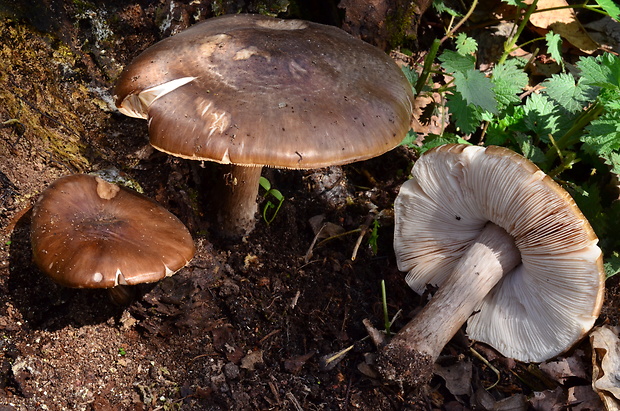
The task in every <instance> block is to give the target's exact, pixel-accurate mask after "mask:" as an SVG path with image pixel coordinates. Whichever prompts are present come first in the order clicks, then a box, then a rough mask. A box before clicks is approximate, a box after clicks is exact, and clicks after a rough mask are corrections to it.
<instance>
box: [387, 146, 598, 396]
mask: <svg viewBox="0 0 620 411" xmlns="http://www.w3.org/2000/svg"><path fill="white" fill-rule="evenodd" d="M394 211H395V234H394V249H395V253H396V259H397V263H398V267H399V269H400V270H401V271H407V272H408V274H407V282H408V283H409V285H410V286H411V287H412V288H413V289H414V290H415V291H416V292H418V293H422V292H423V290H424V289H425V287H426V286H427V284H430V285H433V286H438V287H439V291H438V292H437V293H436V294H435V295H434V296H433V298H432V299H431V301H430V302H429V303H428V304H426V306H425V307H424V308H423V309H422V310H421V311H420V312H419V313H418V315H417V316H416V317H415V318H414V319H413V320H411V321H410V322H409V323H408V324H407V325H406V326H405V327H403V329H401V330H400V331H399V333H398V334H397V335H396V336H395V337H394V338H393V339H392V340H391V341H390V343H388V344H387V345H386V346H384V347H383V348H382V350H381V351H380V355H379V358H378V361H377V363H378V370H379V372H380V373H381V374H382V376H383V377H384V378H385V379H387V380H391V381H397V382H399V383H401V384H406V385H417V384H420V383H423V382H426V381H428V379H429V378H430V375H431V372H432V364H433V363H434V361H435V360H436V358H437V357H438V356H439V354H440V352H441V350H442V349H443V347H444V345H445V344H447V343H448V341H449V340H450V339H451V338H452V337H453V335H454V334H455V333H456V332H457V331H458V329H459V328H460V327H461V326H462V325H463V324H464V323H465V322H466V321H467V322H468V325H467V330H466V331H467V333H468V334H469V337H470V338H471V339H473V340H476V341H480V342H484V343H487V344H489V345H491V346H492V347H494V348H495V349H497V350H498V351H499V352H501V353H502V354H503V355H505V356H507V357H511V358H515V359H517V360H519V361H524V362H540V361H545V360H547V359H550V358H552V357H554V356H556V355H559V354H561V353H562V352H564V351H566V350H567V349H569V348H570V347H571V346H572V345H573V344H575V343H576V342H577V341H579V340H580V339H581V338H582V337H583V336H584V335H585V334H586V333H587V332H588V331H589V330H590V328H591V327H592V326H593V324H594V322H595V320H596V318H597V317H598V314H599V312H600V309H601V306H602V303H603V291H604V278H605V276H604V270H603V263H602V255H601V250H600V249H599V247H598V246H597V242H598V239H597V237H596V235H595V233H594V231H593V230H592V228H591V227H590V225H589V223H588V221H587V220H586V218H585V217H584V216H583V214H582V213H581V211H580V210H579V209H578V207H577V206H576V204H575V202H574V201H573V199H572V198H571V197H570V195H569V194H568V193H567V192H566V191H565V190H564V189H562V188H561V187H560V186H559V185H558V184H556V183H555V182H554V181H553V180H552V179H551V178H550V177H548V176H546V175H545V174H544V173H543V172H542V171H541V170H540V169H539V168H538V167H536V165H534V164H533V163H531V162H530V161H529V160H527V159H525V158H524V157H522V156H520V155H518V154H516V153H514V152H512V151H510V150H508V149H505V148H501V147H493V146H491V147H487V148H483V147H479V146H469V145H457V144H453V145H445V146H441V147H438V148H435V149H432V150H429V151H428V152H427V153H426V154H424V155H423V156H422V157H421V158H420V159H419V160H418V161H417V162H416V164H415V165H414V167H413V169H412V178H411V179H410V180H409V181H407V182H406V183H404V184H403V186H402V187H401V190H400V193H399V194H398V197H397V199H396V201H395V204H394ZM473 313H475V314H473Z"/></svg>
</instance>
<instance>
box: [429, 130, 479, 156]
mask: <svg viewBox="0 0 620 411" xmlns="http://www.w3.org/2000/svg"><path fill="white" fill-rule="evenodd" d="M444 144H469V145H471V143H470V142H469V141H467V140H464V139H463V138H461V137H459V136H457V135H455V134H452V133H444V134H442V135H441V136H439V135H437V134H429V135H428V136H426V137H425V138H424V144H423V145H422V148H421V149H420V152H421V153H424V152H426V151H428V150H430V149H431V148H434V147H439V146H442V145H444Z"/></svg>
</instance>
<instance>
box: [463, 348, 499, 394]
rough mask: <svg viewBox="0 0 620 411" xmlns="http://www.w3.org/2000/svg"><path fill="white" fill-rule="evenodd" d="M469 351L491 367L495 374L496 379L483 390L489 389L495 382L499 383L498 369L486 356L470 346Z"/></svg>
mask: <svg viewBox="0 0 620 411" xmlns="http://www.w3.org/2000/svg"><path fill="white" fill-rule="evenodd" d="M469 351H470V352H471V353H472V354H473V355H474V357H476V358H477V359H479V360H480V361H482V362H483V363H485V364H486V365H487V366H488V367H489V368H490V369H491V371H493V372H494V373H495V375H497V381H495V383H494V384H493V385H491V386H490V387H488V388H485V390H487V391H489V390H490V389H492V388H494V387H495V386H496V385H497V384H499V381H500V380H501V376H500V373H499V370H498V369H497V368H495V367H494V366H493V365H492V364H491V363H490V362H489V361H488V360H487V359H486V358H484V357H483V356H482V355H480V353H479V352H478V351H476V350H474V349H473V348H471V347H469Z"/></svg>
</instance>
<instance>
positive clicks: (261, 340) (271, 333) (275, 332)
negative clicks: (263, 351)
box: [258, 329, 282, 344]
mask: <svg viewBox="0 0 620 411" xmlns="http://www.w3.org/2000/svg"><path fill="white" fill-rule="evenodd" d="M281 331H282V330H281V329H277V330H273V331H272V332H270V333H269V334H267V335H266V336H264V337H263V338H261V339H260V340H258V343H259V344H262V343H263V342H264V341H265V340H266V339H267V338H269V337H273V336H274V335H276V334H278V333H279V332H281Z"/></svg>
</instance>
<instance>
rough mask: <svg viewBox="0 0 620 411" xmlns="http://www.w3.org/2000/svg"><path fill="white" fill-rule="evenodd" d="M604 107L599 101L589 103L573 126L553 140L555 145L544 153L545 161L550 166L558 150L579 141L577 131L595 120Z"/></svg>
mask: <svg viewBox="0 0 620 411" xmlns="http://www.w3.org/2000/svg"><path fill="white" fill-rule="evenodd" d="M603 110H604V107H603V105H602V104H601V103H599V102H596V103H594V104H593V105H591V106H590V107H589V108H588V109H587V110H586V111H584V112H583V113H582V114H581V115H580V116H579V117H578V118H577V119H576V120H575V123H574V124H573V126H572V127H571V128H570V129H569V130H568V131H567V132H566V133H564V135H563V136H562V137H560V138H559V139H557V140H556V141H555V147H552V148H550V149H548V150H547V152H546V153H545V158H546V163H547V164H548V165H549V166H551V164H553V162H554V161H555V159H556V158H557V157H558V150H564V149H565V148H566V147H570V146H572V145H573V144H576V143H578V142H579V132H581V130H583V128H584V127H585V126H587V125H588V124H590V123H591V122H592V120H595V119H596V118H598V116H600V115H601V114H602V113H603Z"/></svg>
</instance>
